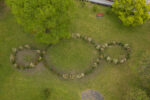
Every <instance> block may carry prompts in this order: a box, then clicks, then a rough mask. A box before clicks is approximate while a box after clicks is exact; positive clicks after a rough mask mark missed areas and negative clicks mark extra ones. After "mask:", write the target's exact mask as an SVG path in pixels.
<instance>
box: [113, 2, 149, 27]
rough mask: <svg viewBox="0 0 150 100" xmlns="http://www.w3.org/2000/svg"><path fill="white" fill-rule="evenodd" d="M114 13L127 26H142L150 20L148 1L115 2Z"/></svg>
mask: <svg viewBox="0 0 150 100" xmlns="http://www.w3.org/2000/svg"><path fill="white" fill-rule="evenodd" d="M113 11H114V12H115V13H116V14H117V15H118V16H119V19H120V20H121V21H122V22H123V24H124V25H126V26H136V25H140V24H143V23H144V22H145V21H147V20H148V19H149V18H150V15H149V14H148V12H149V11H150V5H149V4H146V0H115V2H114V4H113Z"/></svg>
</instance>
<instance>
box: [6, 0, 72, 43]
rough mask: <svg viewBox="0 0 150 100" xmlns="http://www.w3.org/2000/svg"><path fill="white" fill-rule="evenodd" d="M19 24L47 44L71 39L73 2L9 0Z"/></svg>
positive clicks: (68, 0)
mask: <svg viewBox="0 0 150 100" xmlns="http://www.w3.org/2000/svg"><path fill="white" fill-rule="evenodd" d="M7 4H8V5H10V7H11V10H12V13H13V14H14V15H15V17H16V19H17V22H18V23H19V24H21V25H22V26H23V27H24V28H25V30H26V31H27V32H31V33H35V36H36V38H37V39H38V40H39V41H41V42H43V43H46V44H49V43H50V44H54V43H56V42H58V41H59V40H60V39H62V38H67V37H69V31H68V30H69V24H70V17H69V16H68V14H69V11H70V10H71V8H72V5H73V2H72V0H7Z"/></svg>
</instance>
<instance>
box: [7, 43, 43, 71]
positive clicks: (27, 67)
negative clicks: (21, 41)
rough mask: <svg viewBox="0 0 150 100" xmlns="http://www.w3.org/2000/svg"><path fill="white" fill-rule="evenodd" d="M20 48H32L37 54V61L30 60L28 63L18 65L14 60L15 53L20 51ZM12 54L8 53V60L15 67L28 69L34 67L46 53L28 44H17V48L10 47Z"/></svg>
mask: <svg viewBox="0 0 150 100" xmlns="http://www.w3.org/2000/svg"><path fill="white" fill-rule="evenodd" d="M22 50H34V51H35V52H36V53H37V55H38V58H37V61H36V62H32V61H31V62H30V64H29V65H26V66H25V65H19V64H18V63H17V61H16V56H17V53H18V52H20V51H22ZM12 52H13V53H12V54H11V55H10V62H11V63H12V64H13V65H14V67H15V68H17V69H29V68H34V67H35V66H36V65H37V64H38V63H39V62H40V61H41V60H42V59H43V55H44V54H45V53H46V52H45V51H41V50H36V49H35V48H33V47H31V46H29V45H28V44H26V45H24V46H19V47H18V48H12Z"/></svg>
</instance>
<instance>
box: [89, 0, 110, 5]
mask: <svg viewBox="0 0 150 100" xmlns="http://www.w3.org/2000/svg"><path fill="white" fill-rule="evenodd" d="M88 1H90V2H93V3H97V4H102V5H106V6H112V4H113V2H111V1H108V0H88Z"/></svg>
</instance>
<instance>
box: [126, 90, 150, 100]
mask: <svg viewBox="0 0 150 100" xmlns="http://www.w3.org/2000/svg"><path fill="white" fill-rule="evenodd" d="M126 92H127V93H126V95H125V100H150V98H149V97H148V96H147V94H146V92H145V91H143V90H141V89H139V88H132V89H129V90H128V91H126Z"/></svg>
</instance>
